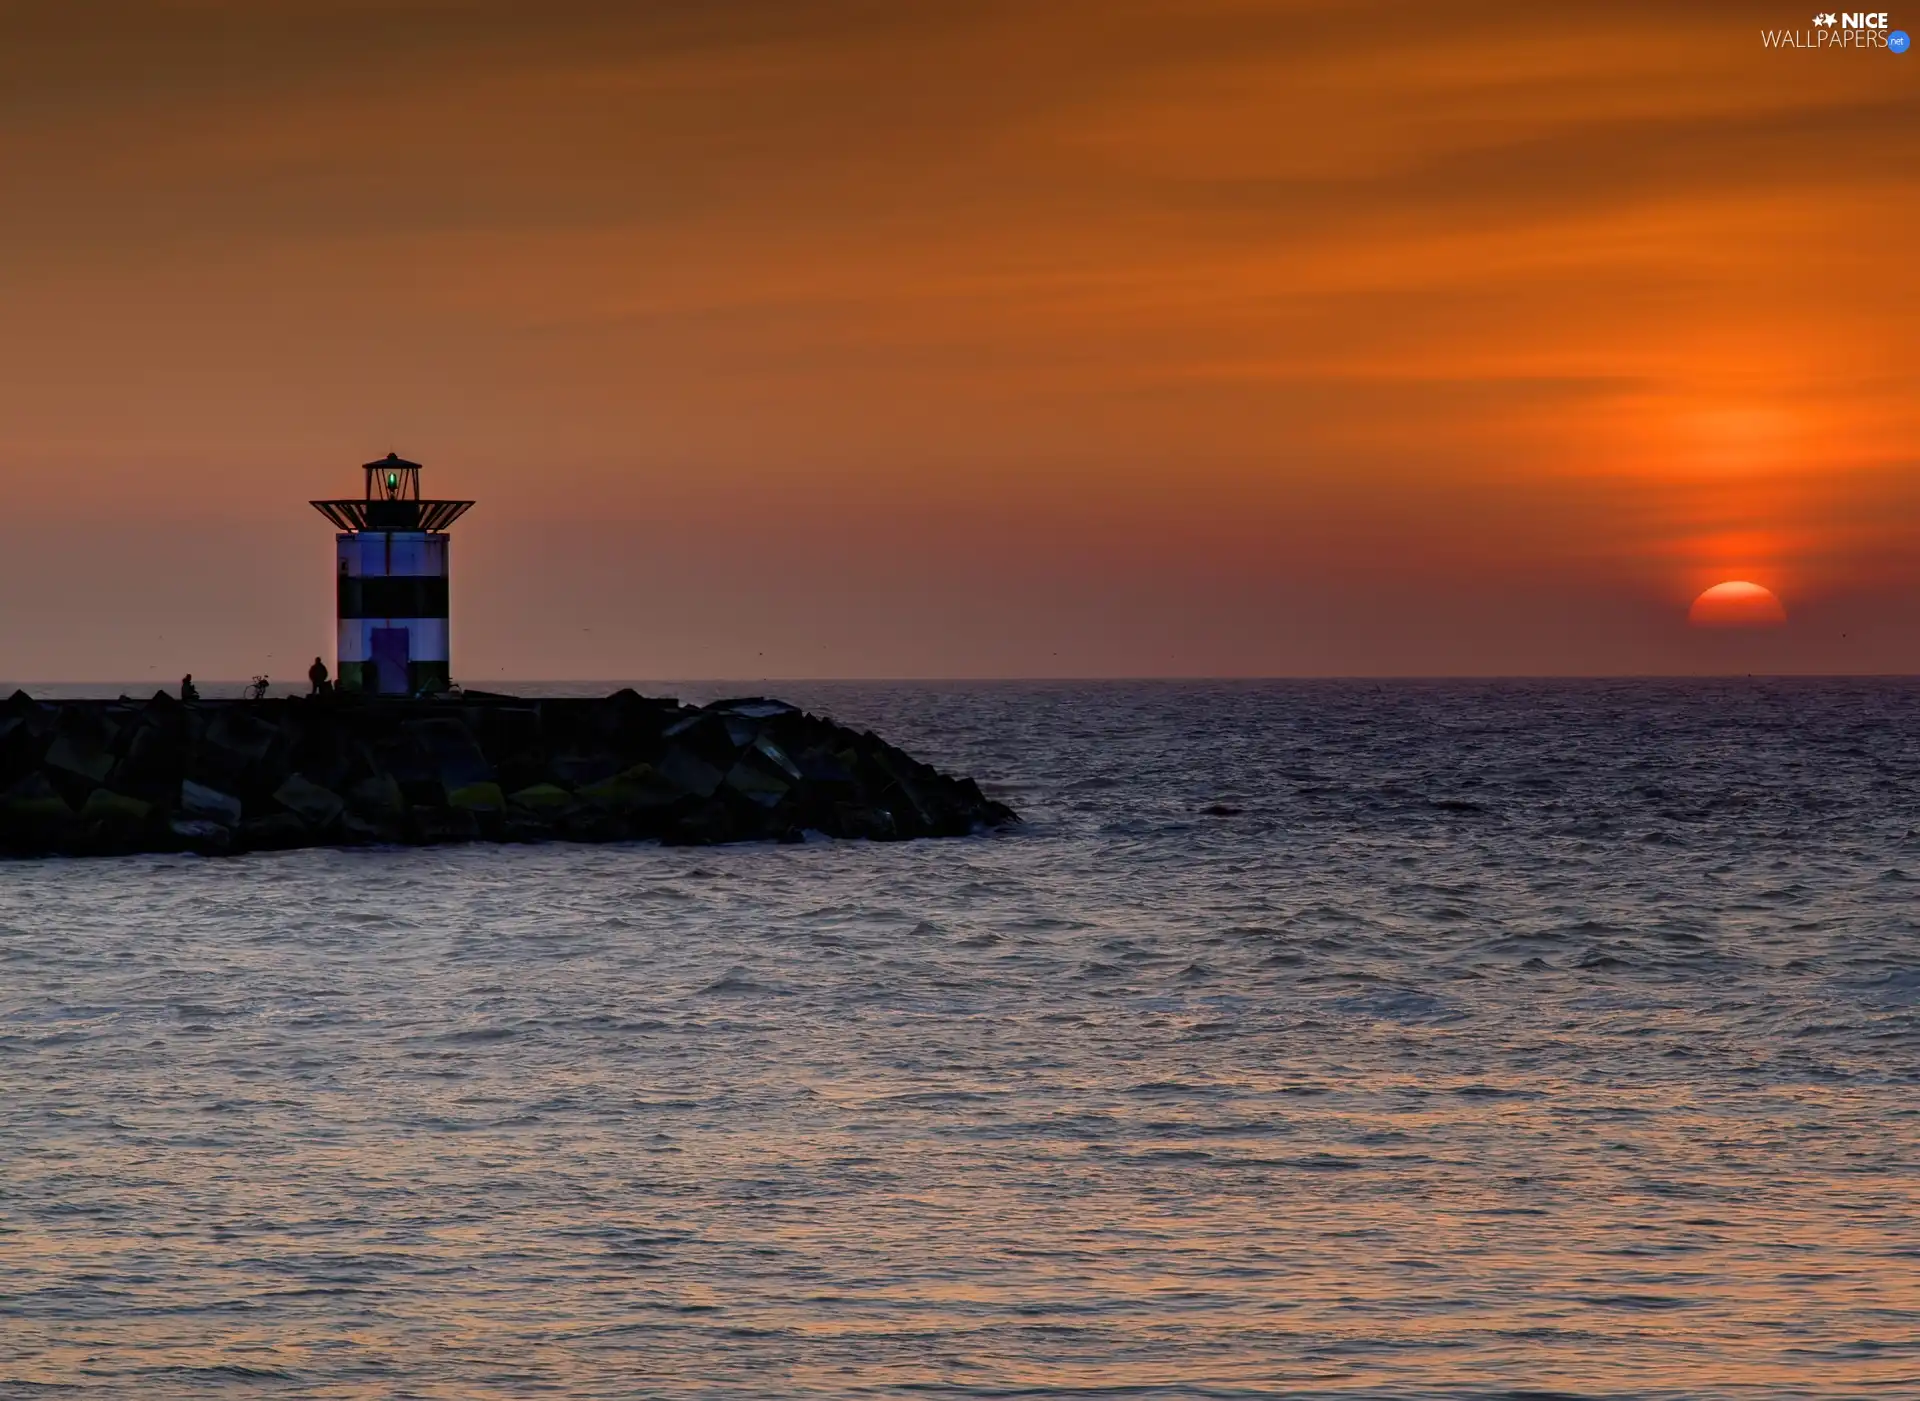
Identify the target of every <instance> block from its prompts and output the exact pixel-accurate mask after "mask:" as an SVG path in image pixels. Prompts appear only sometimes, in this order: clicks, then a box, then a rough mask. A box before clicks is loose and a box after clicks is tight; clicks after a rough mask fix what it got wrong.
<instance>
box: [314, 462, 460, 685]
mask: <svg viewBox="0 0 1920 1401" xmlns="http://www.w3.org/2000/svg"><path fill="white" fill-rule="evenodd" d="M363 470H364V471H365V472H366V474H367V489H366V495H365V496H364V497H363V498H361V499H360V500H357V501H355V500H345V501H315V502H313V503H312V504H313V508H314V509H315V510H317V511H318V512H320V514H321V515H323V516H325V517H326V518H327V519H328V520H330V521H332V522H333V523H334V524H335V525H337V526H339V527H340V534H339V535H338V536H337V537H335V544H336V547H337V548H336V551H335V554H336V560H337V565H338V588H339V618H340V632H339V642H338V652H337V656H336V659H335V660H336V666H335V671H334V674H335V676H336V677H337V678H338V680H339V686H340V689H341V690H343V691H363V692H366V693H368V694H371V695H381V696H417V695H422V694H426V693H430V692H434V691H444V690H446V689H448V687H450V686H451V685H452V684H453V668H452V665H451V653H450V652H449V650H448V646H447V641H448V639H447V546H448V543H449V537H448V535H447V533H446V532H447V527H448V526H450V525H452V524H453V523H454V522H455V521H457V520H458V519H460V517H461V516H463V515H465V514H466V511H467V508H468V507H469V506H471V505H473V503H472V502H471V501H428V500H425V499H423V498H422V497H421V495H420V464H419V463H418V462H409V461H407V460H406V459H405V458H403V457H401V456H399V455H398V454H397V453H391V452H390V453H388V454H387V455H386V456H385V457H383V458H381V459H379V460H378V461H377V462H369V463H366V464H365V466H364V468H363Z"/></svg>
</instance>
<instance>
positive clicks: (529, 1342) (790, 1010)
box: [0, 678, 1920, 1398]
mask: <svg viewBox="0 0 1920 1401" xmlns="http://www.w3.org/2000/svg"><path fill="white" fill-rule="evenodd" d="M527 689H529V690H532V689H534V688H527ZM544 689H546V690H547V691H549V692H559V691H563V690H566V689H568V688H565V687H555V686H548V687H546V688H544ZM573 689H574V690H575V691H588V690H591V689H594V688H591V687H587V686H585V685H584V684H583V685H581V686H578V687H575V688H573ZM600 689H605V688H604V687H603V688H600ZM643 689H646V690H648V691H650V692H651V693H655V694H662V693H665V694H679V695H681V696H683V697H684V698H687V699H692V700H707V699H713V698H716V697H718V696H720V695H723V694H728V693H733V694H738V693H740V692H741V691H743V690H744V691H767V690H771V691H772V692H773V693H775V694H779V695H782V696H785V697H787V698H789V699H792V700H794V701H796V702H799V703H801V704H804V705H805V706H807V707H808V708H810V709H813V710H815V711H819V712H824V713H826V714H830V715H832V716H834V717H835V718H837V719H839V720H841V721H843V722H845V723H848V724H852V725H856V726H860V727H872V728H874V729H876V730H878V731H879V732H880V733H882V734H883V735H885V736H887V737H888V738H889V739H892V740H894V741H895V742H897V743H899V744H900V745H902V746H903V747H905V748H907V749H908V750H910V751H911V752H913V753H915V754H917V755H919V756H921V757H923V758H926V759H929V760H931V761H933V762H935V763H937V764H939V765H940V766H942V767H943V768H946V769H949V770H952V771H958V772H962V773H967V774H972V775H975V776H976V777H978V778H979V779H980V780H981V781H982V783H983V785H984V786H985V787H986V788H987V790H988V791H989V792H990V793H992V794H994V795H996V796H999V797H1001V798H1002V799H1004V800H1005V801H1007V802H1009V803H1011V804H1012V805H1013V806H1014V807H1016V808H1017V809H1018V810H1019V811H1020V813H1021V814H1022V815H1023V817H1024V818H1025V819H1026V820H1025V822H1024V824H1023V825H1022V826H1020V827H1019V828H1017V829H1014V830H1011V831H1006V832H1002V833H997V834H991V835H982V836H977V837H973V838H969V839H962V840H950V841H926V842H914V843H907V844H868V843H863V842H834V841H827V840H817V841H808V842H806V843H804V844H801V845H794V846H772V845H767V846H737V847H720V848H708V849H693V850H689V849H663V848H660V847H657V846H652V845H620V846H602V847H587V846H564V845H546V846H524V847H499V846H467V847H447V848H438V849H428V850H379V849H375V850H352V851H295V852H287V853H281V854H271V855H253V856H246V857H239V858H225V859H221V858H213V859H203V858H198V857H183V856H143V857H132V858H126V859H114V860H33V861H12V862H7V863H4V864H0V1396H4V1397H8V1398H13V1397H60V1396H76V1397H88V1398H92V1397H100V1398H122V1397H125V1398H134V1397H139V1398H155V1397H160V1398H171V1397H206V1396H236V1397H241V1396H243V1397H337V1398H389V1397H431V1398H477V1397H484V1398H495V1397H500V1398H509V1397H510V1398H521V1397H595V1398H598V1397H608V1398H611V1397H622V1398H625V1397H667V1398H693V1397H729V1398H731V1397H747V1396H755V1397H758V1396H767V1397H919V1398H927V1397H934V1398H937V1397H1129V1398H1130V1397H1218V1398H1228V1397H1383V1398H1402V1397H1409V1398H1410V1397H1446V1398H1464V1397H1487V1398H1549V1397H1567V1398H1575V1397H1578V1398H1603V1397H1604V1398H1628V1397H1632V1398H1680V1397H1686V1398H1702V1397H1769V1398H1772V1397H1818V1398H1830V1397H1869V1396H1871V1397H1876V1398H1884V1397H1894V1396H1900V1395H1907V1396H1920V1153H1917V1152H1916V1149H1917V1148H1920V922H1917V920H1916V914H1917V912H1920V906H1917V905H1916V892H1917V891H1920V884H1917V882H1920V744H1917V743H1916V741H1917V740H1920V681H1914V680H1768V679H1747V678H1736V679H1726V680H1710V681H1701V680H1673V681H1666V680H1628V681H1477V682H1437V681H1436V682H1407V681H1402V682H1359V681H1350V682H1338V681H1326V682H1252V681H1249V682H1164V683H1160V682H1154V683H1135V682H1106V683H1097V684H1090V683H1066V682H1061V683H1004V684H981V683H950V684H936V683H914V684H904V683H901V684H894V683H872V682H864V683H839V684H824V683H816V682H809V683H803V684H802V683H794V684H784V685H780V686H771V685H769V686H766V687H760V686H741V685H739V684H738V683H735V684H732V685H706V686H693V685H685V686H681V687H679V688H675V687H670V686H665V685H661V684H655V685H653V686H649V687H645V688H643Z"/></svg>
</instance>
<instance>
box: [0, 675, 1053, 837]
mask: <svg viewBox="0 0 1920 1401" xmlns="http://www.w3.org/2000/svg"><path fill="white" fill-rule="evenodd" d="M1017 820H1018V818H1017V817H1016V816H1015V814H1014V813H1013V812H1012V810H1011V809H1009V808H1007V807H1005V806H1003V805H1002V804H1000V803H996V802H993V801H992V800H990V799H988V798H987V797H985V796H984V795H983V794H982V793H981V792H980V789H979V787H978V786H977V785H976V784H975V783H974V781H973V780H972V779H970V778H952V777H949V776H948V775H946V774H942V773H940V772H939V771H937V770H935V769H934V768H932V767H931V766H929V765H927V764H923V763H920V762H919V761H917V760H915V759H913V758H912V757H910V756H909V755H907V754H905V753H903V752H901V751H900V750H898V749H896V748H894V747H893V746H892V745H890V744H888V743H886V742H885V741H884V740H882V739H880V738H879V737H878V736H876V735H873V734H871V733H863V732H857V731H854V730H849V729H846V728H844V727H842V726H840V725H836V724H834V723H833V722H832V721H830V720H826V719H822V718H820V717H818V716H814V715H809V714H806V713H805V712H803V711H800V710H798V709H796V708H795V707H793V706H791V705H787V704H785V703H783V702H780V701H775V700H763V699H759V698H749V699H741V700H727V701H716V702H715V703H713V704H712V705H707V706H700V707H694V706H687V705H681V704H680V703H679V702H677V701H673V700H656V699H650V698H648V697H645V696H641V695H638V694H636V693H635V692H633V691H630V690H629V691H620V692H618V693H616V694H614V695H611V696H607V697H605V698H595V699H588V698H566V699H538V700H535V699H521V698H519V697H515V696H504V695H491V694H483V693H478V692H472V691H469V692H467V693H466V694H464V695H452V696H447V697H442V698H436V699H427V700H399V699H373V698H367V697H360V696H353V695H326V696H317V697H312V698H291V699H272V700H258V701H189V702H182V701H179V700H176V699H174V698H173V697H172V696H169V695H166V694H164V693H162V694H159V695H156V696H154V697H153V698H152V699H151V700H147V701H139V700H129V699H125V698H122V699H120V700H117V701H107V700H86V701H52V702H42V701H36V700H34V699H33V698H32V697H31V696H29V695H27V694H26V693H25V692H24V691H17V692H15V693H14V694H13V696H12V697H11V698H10V699H8V700H6V701H5V702H0V853H4V854H9V855H37V854H55V853H58V854H73V855H80V854H109V853H123V852H135V851H198V852H205V853H216V852H241V851H260V850H276V849H284V848H289V847H302V846H351V845H366V844H374V843H404V844H408V845H421V844H427V843H436V842H467V841H501V842H537V841H575V842H608V841H631V840H643V839H654V840H658V841H662V842H668V843H673V844H686V845H693V844H708V843H714V842H735V841H798V840H800V839H801V838H802V836H803V834H805V833H807V832H819V833H823V834H825V835H828V836H834V837H866V838H869V839H872V840H875V841H898V840H904V839H908V838H913V837H950V836H964V835H967V834H968V833H971V832H978V831H983V830H986V829H989V828H994V827H1000V826H1004V825H1006V824H1008V823H1011V822H1015V821H1017Z"/></svg>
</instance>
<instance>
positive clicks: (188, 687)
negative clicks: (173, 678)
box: [180, 672, 200, 701]
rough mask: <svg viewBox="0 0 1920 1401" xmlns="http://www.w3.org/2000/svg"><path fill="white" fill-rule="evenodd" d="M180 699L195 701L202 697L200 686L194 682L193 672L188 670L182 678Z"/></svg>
mask: <svg viewBox="0 0 1920 1401" xmlns="http://www.w3.org/2000/svg"><path fill="white" fill-rule="evenodd" d="M180 699H181V700H183V701H194V700H199V699H200V688H199V687H197V686H195V685H194V684H193V673H192V672H188V673H187V674H186V675H185V676H183V677H181V678H180Z"/></svg>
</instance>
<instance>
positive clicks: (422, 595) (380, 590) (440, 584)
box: [340, 574, 447, 618]
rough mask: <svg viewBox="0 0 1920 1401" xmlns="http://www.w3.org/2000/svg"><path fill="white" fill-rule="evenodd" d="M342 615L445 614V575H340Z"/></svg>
mask: <svg viewBox="0 0 1920 1401" xmlns="http://www.w3.org/2000/svg"><path fill="white" fill-rule="evenodd" d="M340 616H341V617H342V618H444V617H446V616H447V580H446V577H445V576H444V575H440V576H436V575H432V574H400V575H387V576H384V577H382V576H378V575H360V576H357V577H356V576H353V575H348V574H342V575H341V576H340Z"/></svg>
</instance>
